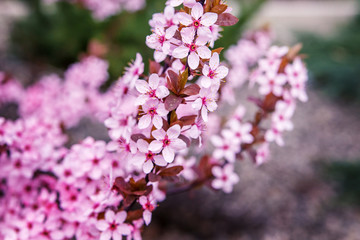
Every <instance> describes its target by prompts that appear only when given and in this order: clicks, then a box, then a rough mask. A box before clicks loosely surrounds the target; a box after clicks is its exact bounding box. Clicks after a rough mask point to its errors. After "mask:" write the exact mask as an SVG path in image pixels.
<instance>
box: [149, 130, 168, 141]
mask: <svg viewBox="0 0 360 240" xmlns="http://www.w3.org/2000/svg"><path fill="white" fill-rule="evenodd" d="M151 134H152V136H153V137H154V138H155V139H156V140H159V141H160V140H162V139H164V138H165V135H166V132H165V130H164V129H159V130H155V131H152V133H151Z"/></svg>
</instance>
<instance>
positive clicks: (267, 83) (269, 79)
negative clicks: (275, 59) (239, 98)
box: [257, 71, 286, 97]
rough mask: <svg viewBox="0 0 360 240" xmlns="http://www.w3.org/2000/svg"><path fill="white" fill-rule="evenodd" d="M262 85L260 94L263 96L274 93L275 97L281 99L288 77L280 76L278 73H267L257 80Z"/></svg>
mask: <svg viewBox="0 0 360 240" xmlns="http://www.w3.org/2000/svg"><path fill="white" fill-rule="evenodd" d="M257 82H258V83H259V84H260V88H259V92H260V94H262V95H267V94H269V93H273V94H274V95H275V96H278V97H280V96H281V95H282V94H283V92H284V85H285V83H286V76H285V75H284V74H281V73H280V74H278V73H277V71H267V72H266V73H265V74H264V75H260V76H259V77H258V78H257Z"/></svg>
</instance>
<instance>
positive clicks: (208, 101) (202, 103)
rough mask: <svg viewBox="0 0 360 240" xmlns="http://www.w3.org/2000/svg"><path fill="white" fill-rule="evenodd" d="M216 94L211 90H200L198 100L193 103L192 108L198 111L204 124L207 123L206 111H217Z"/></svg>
mask: <svg viewBox="0 0 360 240" xmlns="http://www.w3.org/2000/svg"><path fill="white" fill-rule="evenodd" d="M216 99H217V93H216V92H215V91H213V90H212V89H211V88H201V89H200V92H199V96H198V98H197V99H196V100H195V101H194V102H193V104H192V107H193V108H194V109H195V110H197V111H200V110H201V117H202V119H203V120H204V122H207V121H208V111H209V112H213V111H215V110H216V109H217V104H216Z"/></svg>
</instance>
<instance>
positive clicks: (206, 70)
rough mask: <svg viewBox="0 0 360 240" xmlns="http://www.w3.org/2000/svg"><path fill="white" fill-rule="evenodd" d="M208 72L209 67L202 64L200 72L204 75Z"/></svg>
mask: <svg viewBox="0 0 360 240" xmlns="http://www.w3.org/2000/svg"><path fill="white" fill-rule="evenodd" d="M210 61H211V59H210ZM209 73H210V67H209V66H208V65H204V67H203V70H202V74H203V75H204V76H208V75H209Z"/></svg>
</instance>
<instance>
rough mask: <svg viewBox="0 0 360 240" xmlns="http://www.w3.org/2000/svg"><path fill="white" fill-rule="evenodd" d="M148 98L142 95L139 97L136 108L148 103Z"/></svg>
mask: <svg viewBox="0 0 360 240" xmlns="http://www.w3.org/2000/svg"><path fill="white" fill-rule="evenodd" d="M148 98H149V97H148V96H147V95H140V96H139V97H137V98H136V100H135V105H136V106H140V105H143V104H145V103H146V100H148Z"/></svg>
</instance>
